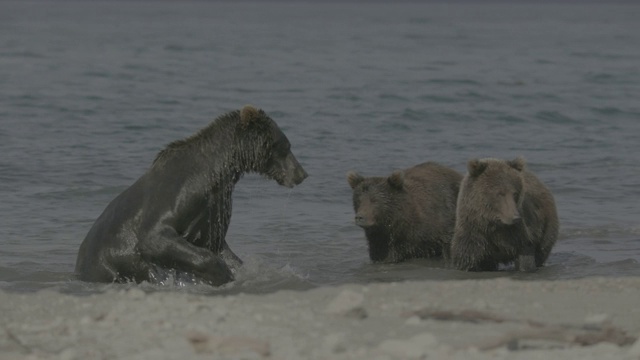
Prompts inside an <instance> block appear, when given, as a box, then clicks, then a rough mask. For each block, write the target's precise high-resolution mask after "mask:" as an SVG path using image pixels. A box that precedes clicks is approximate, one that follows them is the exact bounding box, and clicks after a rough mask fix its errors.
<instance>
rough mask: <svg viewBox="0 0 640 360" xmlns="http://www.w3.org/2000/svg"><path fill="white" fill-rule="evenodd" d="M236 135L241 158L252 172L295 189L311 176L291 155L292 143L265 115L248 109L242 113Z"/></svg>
mask: <svg viewBox="0 0 640 360" xmlns="http://www.w3.org/2000/svg"><path fill="white" fill-rule="evenodd" d="M239 115H240V121H239V130H237V131H236V133H235V135H236V137H237V143H239V144H240V147H241V149H240V151H239V153H238V154H239V155H240V156H241V157H244V159H243V160H244V161H246V162H247V163H249V164H250V167H251V169H250V171H254V172H257V173H260V174H262V175H264V176H265V177H267V178H270V179H273V180H275V181H276V182H277V183H278V184H279V185H282V186H286V187H289V188H292V187H294V186H296V185H298V184H300V183H301V182H302V181H303V180H304V179H306V178H307V177H308V176H309V175H308V174H307V172H306V171H305V170H304V169H303V168H302V166H301V165H300V163H299V162H298V160H297V159H296V157H295V156H294V155H293V153H292V152H291V143H289V139H287V136H286V135H285V134H284V133H283V132H282V130H280V128H279V127H278V125H277V124H276V123H275V121H273V120H272V119H271V118H270V117H269V116H268V115H267V114H266V113H265V112H264V111H262V110H260V109H257V108H255V107H253V106H252V105H245V106H244V107H243V108H242V110H240V114H239Z"/></svg>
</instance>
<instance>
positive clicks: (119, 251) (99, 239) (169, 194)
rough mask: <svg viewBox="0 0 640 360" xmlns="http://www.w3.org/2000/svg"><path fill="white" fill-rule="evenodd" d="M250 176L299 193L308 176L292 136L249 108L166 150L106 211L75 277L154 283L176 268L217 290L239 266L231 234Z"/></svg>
mask: <svg viewBox="0 0 640 360" xmlns="http://www.w3.org/2000/svg"><path fill="white" fill-rule="evenodd" d="M246 172H255V173H259V174H262V175H264V176H265V177H267V178H270V179H273V180H275V181H276V182H278V184H280V185H283V186H286V187H293V186H295V185H297V184H300V183H301V182H302V181H303V180H304V179H305V178H306V177H307V173H306V172H305V171H304V169H303V168H302V166H300V164H299V163H298V161H297V160H296V158H295V157H294V155H293V153H291V145H290V143H289V140H288V139H287V137H286V136H285V135H284V133H282V131H281V130H280V128H279V127H278V125H277V124H276V123H275V122H274V121H273V120H272V119H271V118H270V117H269V116H268V115H267V114H266V113H265V112H264V111H262V110H259V109H256V108H255V107H253V106H250V105H247V106H245V107H244V108H242V110H236V111H232V112H230V113H227V114H225V115H222V116H220V117H218V118H217V119H215V120H214V121H213V122H212V123H211V124H209V126H207V127H205V128H204V129H202V130H200V131H199V132H197V133H196V134H195V135H193V136H191V137H189V138H187V139H184V140H178V141H174V142H173V143H171V144H169V145H168V146H167V147H166V148H165V149H164V150H162V151H160V153H159V154H158V156H157V157H156V159H155V160H154V162H153V164H152V165H151V167H150V168H149V169H148V170H147V171H146V173H144V174H143V175H142V176H141V177H140V178H139V179H138V180H137V181H136V182H135V183H134V184H133V185H131V186H130V187H129V188H128V189H126V190H124V191H123V192H122V193H121V194H120V195H118V196H117V197H116V198H115V199H114V200H113V201H111V203H110V204H109V205H108V206H107V207H106V209H105V210H104V212H103V213H102V215H100V217H98V219H97V220H96V221H95V223H94V224H93V226H92V227H91V229H90V230H89V233H88V234H87V236H86V237H85V239H84V241H83V242H82V244H81V245H80V250H79V251H78V257H77V260H76V273H77V275H78V276H79V278H80V279H81V280H85V281H95V282H113V281H116V282H125V281H136V282H141V281H152V280H153V274H154V272H155V271H156V270H157V269H158V268H160V269H167V270H169V269H173V270H176V271H179V272H183V273H188V274H193V275H195V276H196V277H197V278H199V279H200V280H203V281H205V282H207V283H209V284H212V285H221V284H224V283H227V282H229V281H231V280H233V274H232V272H231V270H230V268H229V266H228V264H227V263H226V262H225V259H229V260H232V261H234V262H235V263H239V262H240V259H238V257H237V256H235V254H233V253H232V252H231V250H230V249H229V246H228V245H227V242H226V240H225V235H226V233H227V229H228V227H229V222H230V219H231V193H232V191H233V189H234V186H235V185H236V183H237V182H238V180H240V178H241V177H242V175H243V174H244V173H246Z"/></svg>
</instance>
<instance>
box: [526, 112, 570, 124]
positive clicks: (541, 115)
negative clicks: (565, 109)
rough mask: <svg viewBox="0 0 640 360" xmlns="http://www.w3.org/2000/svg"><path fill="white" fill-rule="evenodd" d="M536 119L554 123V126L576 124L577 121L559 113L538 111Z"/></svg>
mask: <svg viewBox="0 0 640 360" xmlns="http://www.w3.org/2000/svg"><path fill="white" fill-rule="evenodd" d="M535 117H536V119H540V120H544V121H548V122H552V123H554V124H574V123H577V121H576V120H575V119H573V118H571V117H569V116H567V115H565V114H563V113H561V112H559V111H538V112H537V113H536V115H535Z"/></svg>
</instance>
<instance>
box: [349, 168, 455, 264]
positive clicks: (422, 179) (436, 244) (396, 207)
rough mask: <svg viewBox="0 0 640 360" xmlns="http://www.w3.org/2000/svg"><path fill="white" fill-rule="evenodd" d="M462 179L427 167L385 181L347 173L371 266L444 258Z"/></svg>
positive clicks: (447, 169)
mask: <svg viewBox="0 0 640 360" xmlns="http://www.w3.org/2000/svg"><path fill="white" fill-rule="evenodd" d="M461 180H462V174H460V173H458V172H457V171H455V170H453V169H450V168H447V167H445V166H442V165H440V164H437V163H433V162H427V163H423V164H419V165H416V166H414V167H411V168H408V169H405V170H399V171H395V172H393V173H392V174H391V176H389V177H363V176H362V175H360V174H358V173H357V172H355V171H349V172H348V173H347V181H348V183H349V185H350V186H351V189H352V190H353V208H354V211H355V213H356V216H355V223H356V225H358V226H360V227H361V228H363V229H364V233H365V235H366V238H367V244H368V246H369V258H370V259H371V261H373V262H391V263H394V262H401V261H404V260H408V259H411V258H441V257H448V250H449V247H450V242H451V236H452V235H453V227H454V224H455V212H456V209H455V207H456V199H457V196H458V190H459V187H460V181H461Z"/></svg>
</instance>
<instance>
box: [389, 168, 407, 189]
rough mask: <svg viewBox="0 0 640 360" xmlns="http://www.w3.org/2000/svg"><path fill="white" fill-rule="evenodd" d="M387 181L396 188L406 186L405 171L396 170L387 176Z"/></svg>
mask: <svg viewBox="0 0 640 360" xmlns="http://www.w3.org/2000/svg"><path fill="white" fill-rule="evenodd" d="M387 183H389V186H391V187H392V188H394V189H397V190H402V187H403V186H404V171H402V170H396V171H394V172H393V173H392V174H391V176H389V177H388V178H387Z"/></svg>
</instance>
